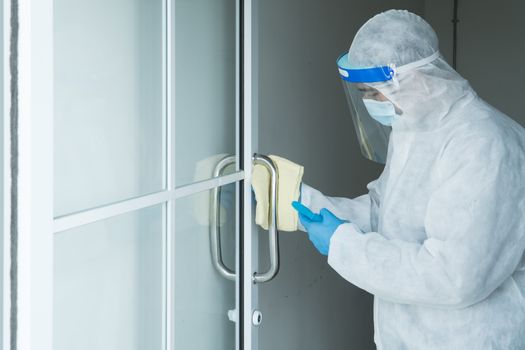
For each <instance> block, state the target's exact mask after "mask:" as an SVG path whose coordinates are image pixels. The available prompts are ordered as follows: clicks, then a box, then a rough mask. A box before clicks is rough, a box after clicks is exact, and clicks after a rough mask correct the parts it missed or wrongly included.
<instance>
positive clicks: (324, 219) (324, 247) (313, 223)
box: [299, 208, 348, 255]
mask: <svg viewBox="0 0 525 350" xmlns="http://www.w3.org/2000/svg"><path fill="white" fill-rule="evenodd" d="M319 214H320V216H321V220H318V219H317V218H314V220H312V218H310V217H308V216H307V215H304V214H302V213H301V212H299V220H301V224H303V226H304V228H305V229H306V232H308V237H309V238H310V241H312V243H313V244H314V246H315V248H316V249H317V250H318V251H319V253H321V254H323V255H328V250H329V248H330V238H332V236H333V234H334V232H335V230H336V229H337V228H338V227H339V225H341V224H343V223H345V222H348V221H345V220H341V219H339V218H338V217H337V216H335V215H334V214H333V213H332V212H331V211H330V210H328V209H326V208H323V209H321V212H320V213H319Z"/></svg>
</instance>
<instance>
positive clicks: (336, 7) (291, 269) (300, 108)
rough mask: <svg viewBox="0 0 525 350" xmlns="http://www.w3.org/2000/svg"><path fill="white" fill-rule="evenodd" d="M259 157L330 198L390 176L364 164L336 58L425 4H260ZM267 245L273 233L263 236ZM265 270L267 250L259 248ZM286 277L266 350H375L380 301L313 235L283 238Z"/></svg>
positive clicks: (273, 306)
mask: <svg viewBox="0 0 525 350" xmlns="http://www.w3.org/2000/svg"><path fill="white" fill-rule="evenodd" d="M259 6H260V18H259V32H260V36H259V41H260V43H259V44H260V45H259V51H260V53H259V64H260V69H259V81H260V85H259V89H260V91H259V134H258V137H259V151H260V152H262V153H266V154H278V155H281V156H284V157H287V158H289V159H291V160H294V161H296V162H298V163H301V164H303V165H304V166H305V176H304V181H305V182H307V183H308V184H311V185H313V186H314V187H316V188H319V189H320V190H322V191H324V192H325V193H328V194H330V195H338V196H347V197H354V196H357V195H360V194H363V193H365V192H366V187H365V186H366V184H367V183H368V182H370V181H372V180H374V179H375V178H376V177H377V176H378V175H379V173H380V171H381V169H382V167H381V166H379V165H377V164H374V163H372V162H370V161H368V160H365V159H364V158H363V156H362V155H361V153H360V151H359V147H358V143H357V140H356V136H355V130H354V127H353V125H352V121H351V117H350V114H349V110H348V106H347V102H346V100H345V98H344V93H343V88H342V85H341V82H340V78H339V75H338V73H337V68H336V65H335V61H336V58H337V57H338V56H339V54H340V53H342V52H343V51H345V50H347V49H348V47H349V45H350V43H351V40H352V38H353V36H354V34H355V32H356V31H357V29H358V28H359V27H360V26H361V25H362V24H363V23H364V22H365V21H366V20H367V19H368V18H369V17H371V16H373V15H374V14H376V13H378V12H380V11H382V10H386V9H389V8H407V9H410V10H412V11H414V12H416V13H419V14H421V13H422V12H423V1H417V0H405V1H402V0H399V1H364V0H359V1H357V0H354V1H349V0H345V1H336V0H331V1H322V0H286V1H282V0H264V1H260V4H259ZM260 233H261V236H262V237H265V236H266V232H264V231H261V232H260ZM260 251H261V255H262V256H263V258H262V262H263V263H264V262H266V261H268V260H267V245H266V244H265V243H264V242H261V244H260ZM281 259H282V263H281V271H280V273H279V275H278V276H277V278H276V279H275V280H274V281H272V282H271V283H268V284H264V285H262V286H261V287H260V309H261V310H262V312H263V315H264V317H263V323H262V324H261V325H260V326H259V330H260V337H259V339H260V349H261V350H266V349H272V350H281V349H282V350H284V349H287V350H289V349H301V350H308V349H316V350H317V349H331V350H338V349H360V350H362V349H363V350H366V349H373V348H375V347H374V344H373V324H372V297H371V296H370V295H369V294H367V293H366V292H363V291H362V290H360V289H358V288H357V287H355V286H353V285H352V284H350V283H348V282H347V281H345V280H344V279H342V278H341V277H339V276H338V275H337V273H335V272H334V271H333V270H332V269H331V268H330V267H329V266H328V264H327V263H326V258H325V257H322V256H321V255H319V254H318V253H317V252H316V251H315V250H314V248H313V247H312V245H311V244H310V242H309V241H308V239H307V237H306V235H305V234H303V233H301V232H296V233H282V234H281Z"/></svg>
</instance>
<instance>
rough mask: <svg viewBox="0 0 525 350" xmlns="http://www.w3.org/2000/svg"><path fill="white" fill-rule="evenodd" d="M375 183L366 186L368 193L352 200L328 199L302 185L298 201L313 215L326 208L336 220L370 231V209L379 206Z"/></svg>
mask: <svg viewBox="0 0 525 350" xmlns="http://www.w3.org/2000/svg"><path fill="white" fill-rule="evenodd" d="M376 182H377V180H376V181H373V182H371V183H370V184H369V185H368V188H369V190H370V193H368V194H365V195H362V196H359V197H357V198H354V199H350V198H341V197H328V196H325V195H324V194H322V193H321V192H320V191H318V190H316V189H314V188H312V187H310V186H308V185H307V184H305V183H303V184H302V186H301V198H300V200H301V203H303V204H304V205H306V206H307V207H308V208H310V209H311V210H312V211H313V212H315V213H318V212H319V211H320V210H321V209H323V208H326V209H328V210H330V211H331V212H332V213H334V214H335V215H336V216H337V217H338V218H340V219H344V220H349V221H350V222H353V223H355V224H356V225H357V226H358V227H359V228H360V229H361V230H362V231H370V229H371V228H370V226H371V225H370V222H371V215H372V214H371V213H372V212H375V210H373V209H372V207H373V206H378V205H379V203H378V198H379V196H378V195H377V185H376ZM376 198H377V199H376ZM299 228H300V229H301V230H303V231H304V227H303V226H302V225H299Z"/></svg>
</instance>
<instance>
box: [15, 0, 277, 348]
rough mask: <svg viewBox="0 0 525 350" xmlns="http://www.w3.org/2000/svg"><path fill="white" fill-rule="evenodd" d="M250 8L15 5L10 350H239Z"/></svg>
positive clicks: (119, 2)
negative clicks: (14, 249) (14, 266)
mask: <svg viewBox="0 0 525 350" xmlns="http://www.w3.org/2000/svg"><path fill="white" fill-rule="evenodd" d="M251 6H252V5H251V1H242V0H197V1H195V0H131V1H130V0H111V1H107V0H89V1H88V0H28V1H27V2H24V3H23V4H21V6H20V9H19V12H18V16H19V17H17V18H16V20H18V19H19V20H20V26H21V27H20V36H19V37H18V40H19V41H20V57H21V59H20V60H19V63H18V67H17V68H18V70H19V71H20V72H23V73H22V74H21V77H20V78H19V80H18V81H17V83H18V84H19V89H20V97H19V101H18V105H17V106H20V116H19V117H20V118H19V120H18V123H19V125H18V127H19V135H20V144H21V149H20V156H19V159H20V162H21V166H20V172H21V175H20V188H19V198H20V203H19V204H18V205H19V208H18V214H17V215H18V222H20V225H19V228H18V229H17V230H15V231H14V232H15V233H16V235H18V237H20V240H21V241H20V243H19V244H18V247H19V248H20V249H19V252H18V258H17V259H18V266H20V269H19V270H18V271H17V274H18V275H17V276H18V280H17V281H16V283H17V289H18V294H17V296H18V300H13V302H14V303H15V305H11V309H12V310H13V309H14V310H15V311H16V312H17V314H18V318H17V322H16V323H15V324H14V326H13V325H12V327H13V328H12V329H11V334H13V335H14V339H12V340H11V341H12V342H18V345H19V346H18V349H23V350H30V349H35V348H38V349H43V350H51V349H53V350H62V349H68V350H69V349H79V350H82V349H86V350H87V349H89V350H91V349H97V350H104V349H107V350H109V349H111V350H113V349H127V350H128V349H131V350H132V349H137V350H139V349H140V350H142V349H151V350H154V349H163V350H164V349H166V350H168V349H169V350H173V349H177V350H178V349H202V350H205V349H214V350H216V349H228V350H231V349H241V348H244V349H252V348H253V347H252V345H253V343H252V338H253V334H255V333H254V328H253V325H252V316H253V312H254V305H256V292H255V291H256V284H255V283H254V282H257V281H263V280H265V279H268V277H269V276H270V275H269V274H266V275H265V274H259V276H258V277H257V278H255V279H254V277H253V274H254V271H256V270H255V269H254V266H256V265H254V263H253V261H256V259H257V257H256V255H255V256H254V252H255V251H256V245H255V243H256V237H255V236H254V235H255V232H256V231H255V230H252V217H251V215H252V213H251V211H252V195H251V187H250V174H251V164H252V153H251V142H252V139H251V135H252V131H253V130H252V129H253V128H252V124H251V119H252V109H253V107H254V105H253V103H252V95H253V93H252V90H253V88H252V84H253V81H252V78H251V76H252V68H251V67H252V39H251V38H252V31H251V27H252V25H253V23H252V20H251V19H252V7H251ZM15 15H17V14H16V13H15ZM15 17H16V16H15ZM26 121H27V122H26ZM274 268H275V266H274ZM37 291H38V292H37ZM17 306H19V308H18V309H17ZM245 320H246V321H245Z"/></svg>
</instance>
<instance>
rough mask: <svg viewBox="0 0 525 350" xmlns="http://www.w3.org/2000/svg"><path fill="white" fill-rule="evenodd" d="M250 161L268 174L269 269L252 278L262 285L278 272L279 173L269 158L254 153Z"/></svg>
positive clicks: (254, 281) (255, 274)
mask: <svg viewBox="0 0 525 350" xmlns="http://www.w3.org/2000/svg"><path fill="white" fill-rule="evenodd" d="M252 159H253V163H254V164H260V165H262V166H264V167H265V168H266V169H268V172H269V173H270V188H269V189H268V190H269V195H270V197H269V198H270V203H269V210H268V222H269V224H268V233H269V239H268V243H269V246H270V268H269V269H268V271H266V272H264V273H260V274H258V273H257V272H255V273H254V274H253V277H252V280H253V283H263V282H268V281H271V280H272V279H273V278H274V277H275V276H276V275H277V273H278V272H279V232H278V231H277V190H278V188H277V186H278V184H279V181H278V179H279V173H278V172H277V167H276V166H275V164H274V163H273V161H272V160H271V159H270V158H269V157H267V156H263V155H261V154H257V153H256V154H254V155H253V158H252Z"/></svg>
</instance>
